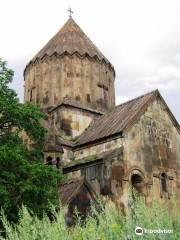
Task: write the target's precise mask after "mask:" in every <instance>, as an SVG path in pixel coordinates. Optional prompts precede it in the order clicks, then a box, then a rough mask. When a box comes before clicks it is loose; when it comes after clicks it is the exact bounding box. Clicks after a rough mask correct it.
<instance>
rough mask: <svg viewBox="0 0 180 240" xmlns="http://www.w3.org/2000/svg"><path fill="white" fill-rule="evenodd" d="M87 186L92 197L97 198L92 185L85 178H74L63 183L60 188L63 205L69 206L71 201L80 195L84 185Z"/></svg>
mask: <svg viewBox="0 0 180 240" xmlns="http://www.w3.org/2000/svg"><path fill="white" fill-rule="evenodd" d="M83 184H84V185H85V186H86V187H87V188H88V191H89V192H91V193H92V194H91V195H92V197H93V198H95V196H96V194H95V192H94V190H93V189H92V187H91V186H90V184H89V183H88V182H87V181H86V180H85V178H84V177H82V176H81V177H79V178H74V179H70V180H66V181H65V182H62V183H61V185H60V187H59V194H60V200H61V203H62V204H69V203H70V201H71V200H72V199H73V198H74V197H75V196H76V195H77V194H78V192H79V190H80V189H81V187H82V185H83Z"/></svg>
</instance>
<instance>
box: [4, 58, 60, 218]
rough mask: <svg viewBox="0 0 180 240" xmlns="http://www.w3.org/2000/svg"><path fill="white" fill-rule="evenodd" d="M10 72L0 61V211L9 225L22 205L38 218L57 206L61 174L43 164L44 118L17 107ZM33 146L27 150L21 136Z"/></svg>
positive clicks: (32, 109)
mask: <svg viewBox="0 0 180 240" xmlns="http://www.w3.org/2000/svg"><path fill="white" fill-rule="evenodd" d="M12 79H13V71H12V70H10V69H8V68H7V64H6V62H5V61H2V59H0V208H2V209H3V210H4V212H5V214H6V215H7V217H8V219H9V220H10V221H14V222H16V221H17V220H18V210H19V207H21V206H22V205H25V206H26V207H27V208H28V209H29V210H30V211H32V212H34V213H35V214H37V215H38V216H39V217H41V216H42V215H43V213H44V212H48V211H49V207H50V203H51V204H54V205H57V204H58V186H59V183H60V181H61V179H62V174H61V173H60V172H59V171H58V170H57V169H55V168H52V167H51V166H47V165H44V164H43V151H42V149H43V145H44V142H45V138H46V129H45V128H44V127H43V126H42V125H41V121H42V120H43V119H45V118H46V115H45V113H43V112H42V111H41V110H40V109H39V107H38V106H36V105H34V104H32V103H25V104H23V103H20V102H19V99H18V98H17V94H16V92H15V91H14V90H12V89H11V88H10V87H9V84H10V83H11V81H12ZM24 132H25V133H26V134H27V136H28V137H29V139H30V140H31V141H32V142H33V147H32V149H31V150H29V149H28V147H27V146H26V145H25V144H24V143H23V140H22V138H21V136H22V133H24Z"/></svg>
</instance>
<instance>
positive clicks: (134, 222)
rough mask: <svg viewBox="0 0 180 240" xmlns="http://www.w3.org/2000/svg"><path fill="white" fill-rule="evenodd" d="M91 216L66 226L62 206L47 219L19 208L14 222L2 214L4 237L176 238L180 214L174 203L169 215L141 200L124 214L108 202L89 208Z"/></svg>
mask: <svg viewBox="0 0 180 240" xmlns="http://www.w3.org/2000/svg"><path fill="white" fill-rule="evenodd" d="M92 213H93V214H91V215H93V216H94V217H91V216H89V217H87V219H86V221H84V222H83V223H82V222H81V220H80V219H77V223H76V225H75V226H74V227H71V228H68V227H67V226H66V224H65V221H64V209H62V210H61V211H60V212H59V213H57V214H56V220H55V221H53V222H50V221H49V219H48V217H47V216H44V217H43V219H38V218H37V217H35V216H32V215H31V214H30V213H29V212H28V211H27V209H26V208H25V207H23V208H22V209H21V211H20V221H19V223H18V224H17V225H11V224H10V223H8V221H7V220H6V218H5V217H2V220H3V224H4V227H5V230H6V232H7V237H6V238H1V239H8V240H74V239H75V240H121V239H122V240H125V239H129V240H130V239H131V240H134V239H143V240H144V239H145V240H146V239H151V240H158V239H168V240H179V239H180V213H179V212H178V210H177V208H176V206H175V204H174V206H173V207H172V208H171V215H169V212H168V210H167V207H166V205H164V206H162V205H160V204H159V203H158V202H156V201H154V202H153V204H152V206H151V207H150V208H147V206H146V205H145V203H144V201H143V199H138V200H136V202H135V204H133V206H132V208H131V211H130V212H129V214H127V215H126V216H124V215H123V214H122V213H121V211H120V210H118V209H117V208H116V207H115V205H113V204H112V203H108V204H106V205H105V207H104V210H103V211H101V212H100V213H98V212H97V211H96V210H95V208H93V207H92ZM136 226H140V227H142V228H143V229H145V228H146V229H153V230H155V229H170V230H172V231H173V233H172V234H148V233H146V234H143V235H142V236H137V235H136V234H135V231H134V230H135V228H136Z"/></svg>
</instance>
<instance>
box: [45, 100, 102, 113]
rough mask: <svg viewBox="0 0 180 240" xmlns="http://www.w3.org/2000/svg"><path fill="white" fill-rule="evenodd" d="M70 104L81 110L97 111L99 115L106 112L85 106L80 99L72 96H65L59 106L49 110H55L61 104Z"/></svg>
mask: <svg viewBox="0 0 180 240" xmlns="http://www.w3.org/2000/svg"><path fill="white" fill-rule="evenodd" d="M63 105H65V106H70V107H74V108H78V109H81V110H85V111H88V112H93V113H96V114H98V115H102V114H104V112H101V111H98V110H96V109H93V108H90V107H87V106H85V105H84V104H82V103H80V102H78V101H75V100H74V99H72V98H64V100H63V101H62V102H61V103H59V105H58V106H56V107H54V108H51V109H50V110H49V113H51V112H53V111H55V110H56V109H57V108H59V107H61V106H63Z"/></svg>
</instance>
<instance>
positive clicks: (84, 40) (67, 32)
mask: <svg viewBox="0 0 180 240" xmlns="http://www.w3.org/2000/svg"><path fill="white" fill-rule="evenodd" d="M65 53H67V54H70V55H73V54H76V53H77V54H78V55H80V56H81V57H83V56H86V55H88V56H89V57H91V58H98V59H99V60H100V61H104V62H106V63H107V64H110V62H109V61H108V60H107V58H106V57H105V56H104V55H103V54H102V53H101V52H100V50H99V49H98V48H97V47H96V46H95V45H94V44H93V42H92V41H91V40H90V39H89V38H88V37H87V36H86V34H85V33H84V32H83V31H82V29H81V28H80V27H79V26H78V25H77V23H76V22H75V21H74V20H73V18H69V19H68V21H67V22H66V23H65V24H64V26H63V27H62V28H61V29H60V30H59V31H58V32H57V34H56V35H55V36H54V37H53V38H52V39H51V40H50V41H49V42H48V43H47V44H46V45H45V46H44V47H43V48H42V49H41V50H40V52H39V53H38V54H37V55H36V56H35V57H34V58H33V59H32V61H31V62H34V61H35V60H36V59H42V58H43V57H44V56H46V55H47V56H52V55H53V54H58V55H62V54H65ZM110 66H111V67H112V68H113V66H112V65H111V64H110Z"/></svg>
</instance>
